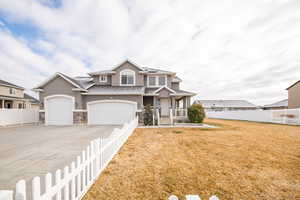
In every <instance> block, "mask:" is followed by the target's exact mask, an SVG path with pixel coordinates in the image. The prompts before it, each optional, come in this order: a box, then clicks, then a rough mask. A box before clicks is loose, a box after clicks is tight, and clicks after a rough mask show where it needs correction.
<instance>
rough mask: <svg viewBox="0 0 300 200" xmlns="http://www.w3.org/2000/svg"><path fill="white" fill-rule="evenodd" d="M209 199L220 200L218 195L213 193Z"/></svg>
mask: <svg viewBox="0 0 300 200" xmlns="http://www.w3.org/2000/svg"><path fill="white" fill-rule="evenodd" d="M209 200H219V198H218V197H217V196H215V195H213V196H211V197H210V198H209Z"/></svg>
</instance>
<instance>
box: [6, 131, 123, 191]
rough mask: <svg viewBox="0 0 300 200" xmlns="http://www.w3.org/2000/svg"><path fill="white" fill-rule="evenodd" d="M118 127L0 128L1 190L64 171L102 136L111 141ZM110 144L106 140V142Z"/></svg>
mask: <svg viewBox="0 0 300 200" xmlns="http://www.w3.org/2000/svg"><path fill="white" fill-rule="evenodd" d="M116 127H118V126H63V127H58V126H35V125H26V126H19V127H10V128H0V190H5V189H10V190H11V189H13V188H14V187H15V184H16V182H17V181H18V180H20V179H25V180H27V181H29V180H31V179H32V178H33V177H35V176H44V175H45V174H46V173H47V172H55V171H56V170H57V169H62V168H63V167H65V166H66V165H69V164H70V163H71V162H72V161H74V160H75V159H76V156H78V155H80V154H81V151H82V150H84V149H85V148H86V147H87V146H88V144H89V142H90V141H91V140H93V139H95V138H97V137H99V136H103V137H104V138H106V139H107V140H109V138H108V137H109V136H110V134H111V132H112V130H113V129H114V128H116ZM106 142H107V141H106Z"/></svg>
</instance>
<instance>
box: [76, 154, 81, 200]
mask: <svg viewBox="0 0 300 200" xmlns="http://www.w3.org/2000/svg"><path fill="white" fill-rule="evenodd" d="M80 166H81V163H80V156H77V166H76V168H77V170H76V171H77V187H76V189H77V196H78V195H79V194H80V191H81V177H80V174H81V173H80V172H81V171H80Z"/></svg>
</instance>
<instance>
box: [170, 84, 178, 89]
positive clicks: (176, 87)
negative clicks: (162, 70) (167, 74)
mask: <svg viewBox="0 0 300 200" xmlns="http://www.w3.org/2000/svg"><path fill="white" fill-rule="evenodd" d="M171 88H172V89H173V90H179V83H172V86H171Z"/></svg>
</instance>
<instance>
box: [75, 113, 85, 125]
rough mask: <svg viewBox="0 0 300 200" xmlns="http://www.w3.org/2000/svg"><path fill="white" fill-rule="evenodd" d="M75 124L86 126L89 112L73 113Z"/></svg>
mask: <svg viewBox="0 0 300 200" xmlns="http://www.w3.org/2000/svg"><path fill="white" fill-rule="evenodd" d="M73 122H74V124H86V123H87V112H73Z"/></svg>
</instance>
